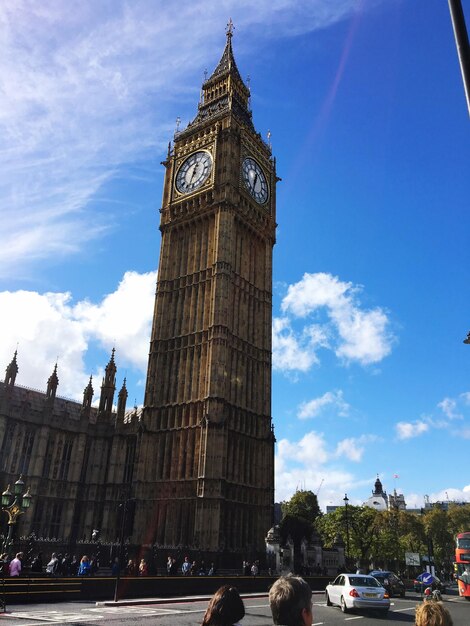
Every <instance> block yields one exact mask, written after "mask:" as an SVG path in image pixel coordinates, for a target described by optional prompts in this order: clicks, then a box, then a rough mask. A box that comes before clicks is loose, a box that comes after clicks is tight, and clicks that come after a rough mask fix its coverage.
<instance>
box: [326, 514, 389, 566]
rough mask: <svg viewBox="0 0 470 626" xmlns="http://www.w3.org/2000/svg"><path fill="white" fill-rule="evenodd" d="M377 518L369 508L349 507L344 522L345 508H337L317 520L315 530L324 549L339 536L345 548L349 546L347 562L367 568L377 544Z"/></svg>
mask: <svg viewBox="0 0 470 626" xmlns="http://www.w3.org/2000/svg"><path fill="white" fill-rule="evenodd" d="M377 516H378V512H377V511H376V510H375V509H371V508H370V507H367V506H365V507H362V506H352V505H349V506H348V517H347V520H346V507H338V508H337V509H336V511H333V512H332V513H328V514H327V515H323V516H322V517H321V518H318V519H317V522H316V528H317V531H318V532H319V534H320V536H321V538H322V540H323V542H324V545H325V546H326V547H331V546H332V545H333V543H334V542H335V541H336V538H337V537H338V535H340V536H341V537H342V539H343V541H344V543H345V544H346V546H347V544H349V553H348V554H347V557H348V560H349V561H353V560H354V561H356V563H357V564H358V565H359V566H360V567H365V568H367V567H368V565H369V562H370V560H371V558H372V555H373V553H374V550H373V547H374V545H375V544H376V543H377V537H378V523H377ZM346 521H347V523H346ZM348 534H349V541H348Z"/></svg>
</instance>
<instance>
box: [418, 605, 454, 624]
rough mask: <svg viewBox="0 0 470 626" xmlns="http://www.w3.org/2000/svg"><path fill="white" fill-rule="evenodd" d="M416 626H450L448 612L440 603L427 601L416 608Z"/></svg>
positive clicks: (451, 622)
mask: <svg viewBox="0 0 470 626" xmlns="http://www.w3.org/2000/svg"><path fill="white" fill-rule="evenodd" d="M415 625H416V626H452V625H453V621H452V618H451V616H450V613H449V611H448V610H447V609H446V608H445V606H444V605H443V604H442V603H441V602H434V601H432V600H428V601H426V602H423V603H422V604H418V606H417V607H416V617H415Z"/></svg>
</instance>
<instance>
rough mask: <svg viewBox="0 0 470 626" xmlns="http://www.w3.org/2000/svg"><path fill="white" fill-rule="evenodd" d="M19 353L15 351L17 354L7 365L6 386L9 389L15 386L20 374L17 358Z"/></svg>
mask: <svg viewBox="0 0 470 626" xmlns="http://www.w3.org/2000/svg"><path fill="white" fill-rule="evenodd" d="M17 354H18V351H17V350H15V354H14V355H13V358H12V360H11V361H10V363H9V364H8V365H7V369H6V373H5V385H6V386H7V387H13V385H14V384H15V380H16V376H17V374H18V363H17V361H16V356H17Z"/></svg>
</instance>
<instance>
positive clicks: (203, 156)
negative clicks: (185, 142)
mask: <svg viewBox="0 0 470 626" xmlns="http://www.w3.org/2000/svg"><path fill="white" fill-rule="evenodd" d="M211 171H212V157H211V155H210V154H209V152H206V151H205V150H200V151H199V152H194V154H192V155H191V156H189V157H188V158H187V159H186V161H184V162H183V165H182V166H181V167H180V168H179V170H178V173H177V174H176V189H177V190H178V191H179V192H180V193H191V192H193V191H195V190H196V189H199V187H200V186H201V185H202V184H203V183H204V182H205V181H206V180H207V179H208V177H209V175H210V173H211Z"/></svg>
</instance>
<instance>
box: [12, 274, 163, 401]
mask: <svg viewBox="0 0 470 626" xmlns="http://www.w3.org/2000/svg"><path fill="white" fill-rule="evenodd" d="M155 280H156V273H155V272H149V273H147V274H137V273H135V272H127V273H126V274H125V275H124V277H123V279H122V281H121V282H120V284H119V286H118V287H117V289H116V291H115V292H114V293H112V294H108V295H107V296H105V297H104V298H103V299H102V301H101V302H100V303H98V304H93V303H91V302H88V301H81V302H78V303H76V304H74V303H73V298H72V295H71V294H70V293H44V294H39V293H36V292H33V291H16V292H14V293H12V292H8V291H4V292H0V362H1V363H5V364H6V363H8V362H9V361H10V360H11V357H12V354H13V351H14V349H15V348H16V342H18V344H19V348H18V364H19V374H18V378H17V382H18V383H19V384H26V385H27V386H29V387H36V388H39V389H44V388H45V383H46V380H47V378H48V377H49V375H50V373H51V371H52V367H53V365H54V363H55V361H56V359H58V361H59V367H58V372H59V393H60V395H66V396H70V397H73V398H76V399H80V398H81V395H82V392H83V388H84V386H85V384H86V381H87V380H88V376H89V372H86V371H85V355H86V352H87V350H88V349H89V347H90V345H91V343H92V342H98V344H99V345H101V346H102V347H104V348H106V349H107V350H109V351H110V350H111V347H112V346H113V345H115V346H116V349H117V358H118V360H119V363H120V365H125V364H127V365H129V366H131V367H135V368H137V369H138V370H140V371H141V372H145V369H146V365H147V358H146V355H147V354H148V345H149V336H150V325H151V320H152V309H153V302H154V293H155ZM11 338H15V345H11V340H12V339H11ZM95 386H96V385H95ZM95 392H96V389H95Z"/></svg>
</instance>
